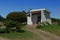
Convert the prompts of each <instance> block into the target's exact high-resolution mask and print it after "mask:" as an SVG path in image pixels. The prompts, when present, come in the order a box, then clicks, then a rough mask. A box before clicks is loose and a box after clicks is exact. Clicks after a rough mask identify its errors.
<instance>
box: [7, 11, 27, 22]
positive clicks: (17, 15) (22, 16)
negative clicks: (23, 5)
mask: <svg viewBox="0 0 60 40" xmlns="http://www.w3.org/2000/svg"><path fill="white" fill-rule="evenodd" d="M6 19H8V20H13V21H17V22H26V20H27V16H26V12H24V11H22V12H11V13H9V14H8V15H7V17H6Z"/></svg>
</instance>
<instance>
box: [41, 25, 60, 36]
mask: <svg viewBox="0 0 60 40" xmlns="http://www.w3.org/2000/svg"><path fill="white" fill-rule="evenodd" d="M40 29H41V30H46V31H49V32H52V33H54V34H57V35H59V36H60V26H59V25H54V24H53V25H49V26H45V27H43V28H40Z"/></svg>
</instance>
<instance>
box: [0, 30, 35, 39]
mask: <svg viewBox="0 0 60 40" xmlns="http://www.w3.org/2000/svg"><path fill="white" fill-rule="evenodd" d="M0 37H6V38H9V39H12V40H32V39H33V40H35V38H34V37H35V35H34V34H33V33H32V32H30V31H27V30H26V31H25V32H24V33H17V32H16V33H9V34H0Z"/></svg>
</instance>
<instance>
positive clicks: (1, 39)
mask: <svg viewBox="0 0 60 40" xmlns="http://www.w3.org/2000/svg"><path fill="white" fill-rule="evenodd" d="M0 40H10V39H7V38H3V37H0Z"/></svg>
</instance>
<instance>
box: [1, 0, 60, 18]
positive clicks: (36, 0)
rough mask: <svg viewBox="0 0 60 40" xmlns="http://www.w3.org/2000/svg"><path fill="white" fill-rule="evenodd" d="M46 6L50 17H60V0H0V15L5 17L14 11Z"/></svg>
mask: <svg viewBox="0 0 60 40" xmlns="http://www.w3.org/2000/svg"><path fill="white" fill-rule="evenodd" d="M30 8H31V9H40V8H46V9H48V10H49V11H50V12H51V15H50V16H51V17H53V18H59V19H60V0H0V15H2V16H3V17H6V16H7V15H8V13H10V12H15V11H23V10H25V11H29V9H30Z"/></svg>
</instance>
